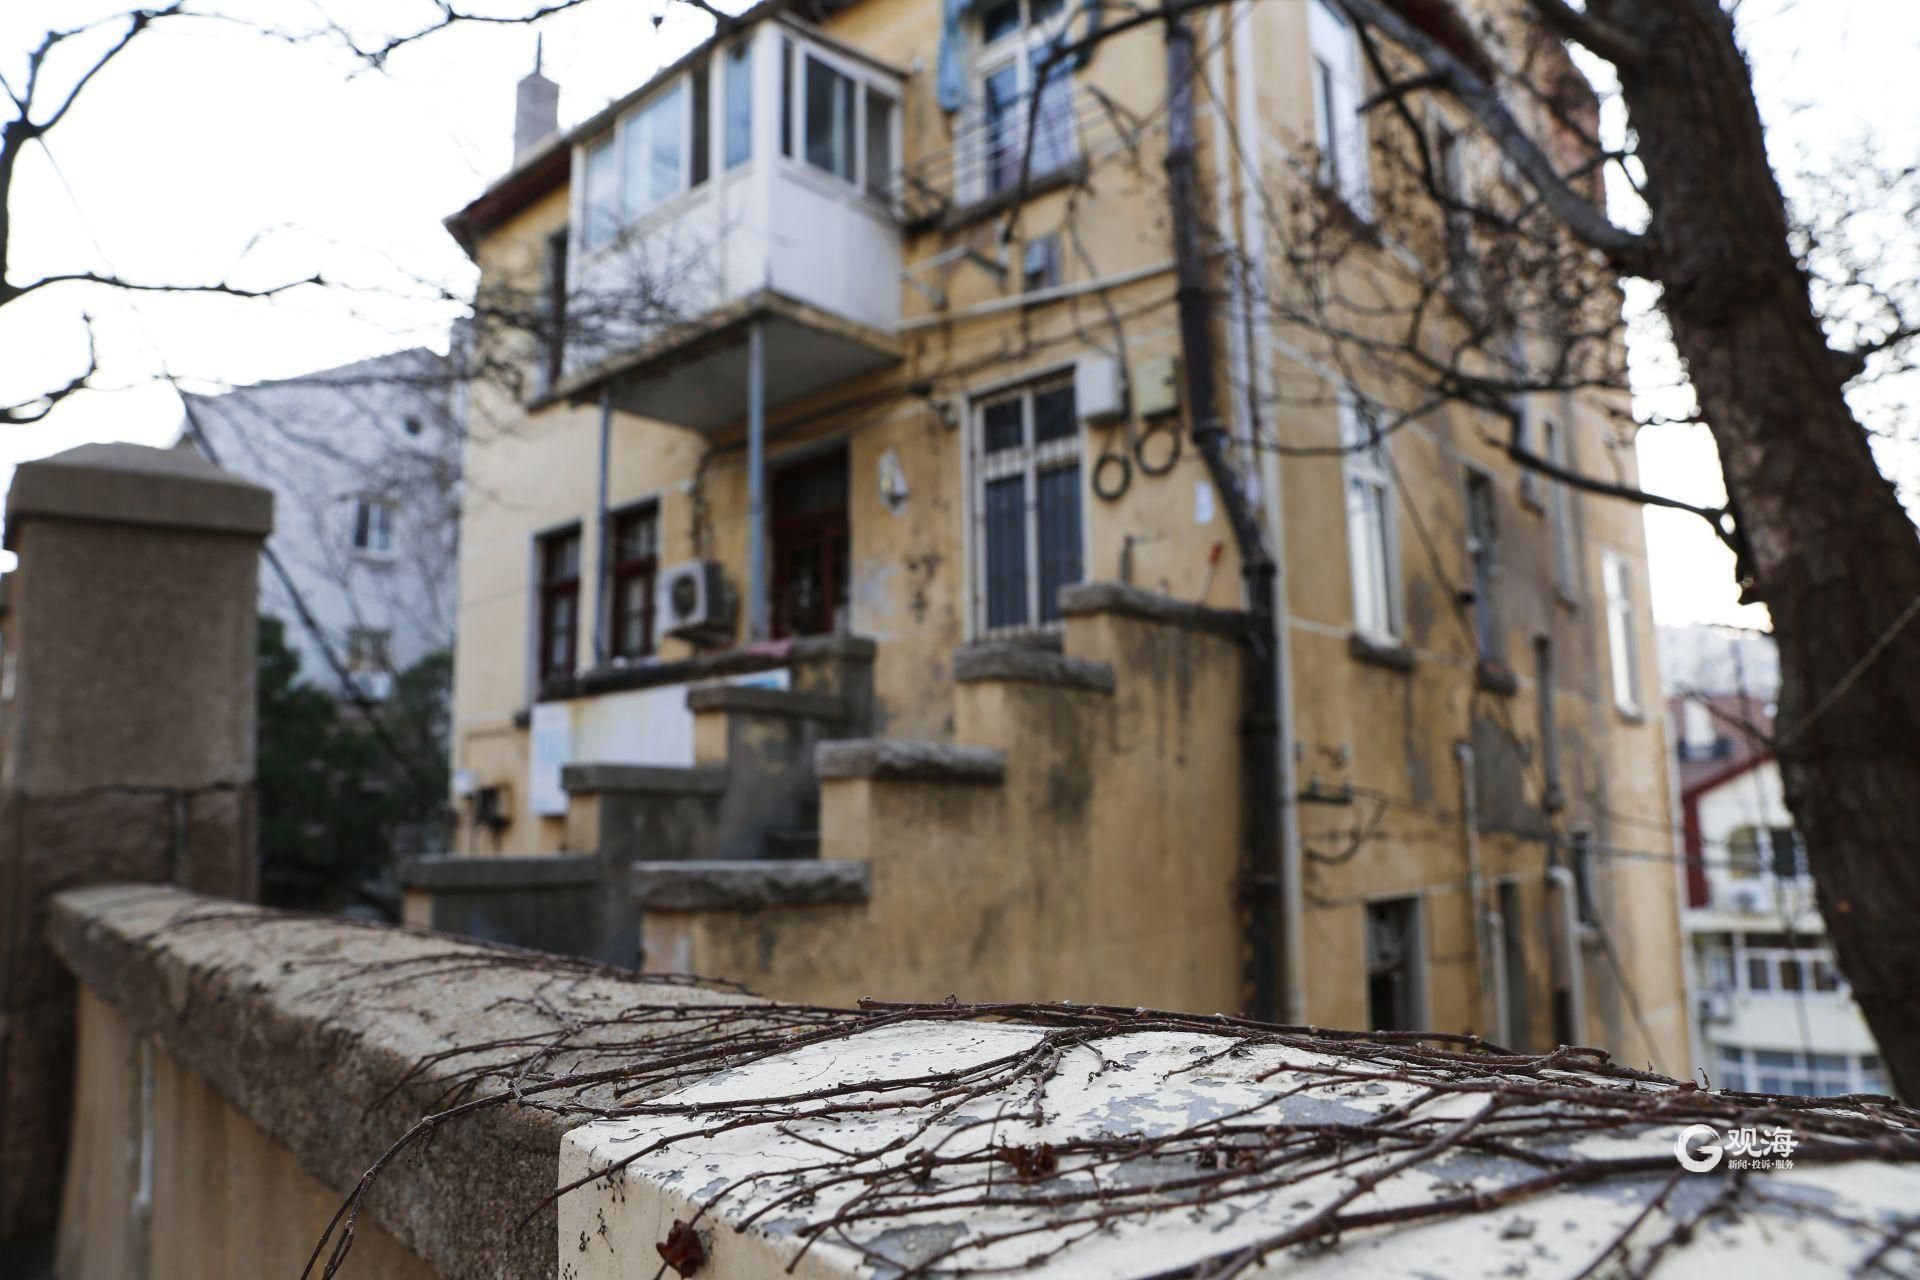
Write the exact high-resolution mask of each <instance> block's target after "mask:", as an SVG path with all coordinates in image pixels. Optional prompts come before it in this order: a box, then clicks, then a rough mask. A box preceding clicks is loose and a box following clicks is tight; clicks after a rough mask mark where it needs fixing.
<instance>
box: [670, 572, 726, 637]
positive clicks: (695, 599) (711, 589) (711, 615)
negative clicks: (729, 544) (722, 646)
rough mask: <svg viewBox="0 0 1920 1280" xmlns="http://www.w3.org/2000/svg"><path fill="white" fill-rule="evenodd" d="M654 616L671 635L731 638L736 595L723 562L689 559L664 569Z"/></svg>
mask: <svg viewBox="0 0 1920 1280" xmlns="http://www.w3.org/2000/svg"><path fill="white" fill-rule="evenodd" d="M654 616H655V617H656V618H658V619H659V626H660V630H661V631H663V632H665V633H666V634H668V635H672V636H680V637H682V638H683V639H688V640H700V641H708V642H714V641H724V640H728V639H731V638H732V636H733V598H732V595H731V593H729V592H728V590H727V584H726V581H725V579H724V578H723V577H722V576H721V573H720V566H719V565H718V564H716V563H714V562H713V561H711V560H686V561H683V562H681V563H680V564H676V565H673V566H671V567H670V568H667V569H664V570H662V571H661V573H660V582H659V586H658V588H657V594H656V595H655V598H654Z"/></svg>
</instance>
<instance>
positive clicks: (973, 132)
mask: <svg viewBox="0 0 1920 1280" xmlns="http://www.w3.org/2000/svg"><path fill="white" fill-rule="evenodd" d="M1014 3H1016V4H1017V5H1018V6H1019V9H1020V21H1019V24H1018V25H1017V26H1016V27H1015V28H1014V29H1013V31H1011V32H1009V33H1008V34H1007V35H1004V36H1002V37H1000V38H999V39H998V40H995V41H994V42H993V43H991V44H988V43H987V42H986V39H985V36H984V34H983V33H982V31H981V26H980V16H981V10H982V9H983V8H984V7H985V6H984V5H980V4H976V5H975V6H974V13H973V24H974V25H973V34H974V46H975V52H974V60H973V69H972V76H971V80H970V84H971V87H972V93H971V105H970V109H969V112H968V114H969V117H970V119H969V120H968V121H967V126H966V128H964V129H963V130H962V133H961V140H960V142H959V144H958V146H957V148H956V150H958V151H961V152H964V153H968V155H969V159H968V162H967V164H966V165H965V168H964V170H963V171H962V192H963V194H962V197H961V199H962V201H963V203H969V204H971V203H974V202H976V201H980V200H986V199H990V198H992V197H994V196H996V195H999V194H1001V191H999V190H995V189H994V188H993V186H992V160H993V148H992V145H991V144H992V139H990V138H988V137H987V78H988V77H989V76H991V75H994V74H996V73H998V72H1000V71H1003V70H1005V69H1006V68H1007V67H1008V66H1009V65H1011V66H1013V67H1014V68H1015V73H1014V78H1015V82H1016V85H1017V87H1016V89H1015V93H1014V100H1015V101H1016V102H1017V103H1019V104H1020V110H1019V113H1018V119H1017V122H1016V126H1017V128H1018V129H1019V131H1020V137H1021V140H1022V145H1024V143H1025V139H1026V136H1027V121H1028V113H1030V112H1031V111H1032V110H1033V108H1034V95H1033V90H1034V67H1033V62H1034V58H1035V57H1036V56H1038V55H1043V54H1045V52H1046V51H1047V48H1048V46H1050V45H1052V44H1054V43H1055V42H1056V41H1062V40H1065V39H1067V38H1068V36H1067V24H1068V23H1069V22H1070V21H1071V19H1072V15H1073V11H1074V8H1075V0H1065V3H1063V4H1061V6H1060V11H1059V12H1058V13H1056V14H1053V15H1052V16H1050V17H1047V18H1043V19H1041V20H1039V21H1038V22H1036V21H1035V20H1034V18H1033V0H1014ZM1056 85H1058V86H1059V87H1060V90H1061V92H1063V93H1064V94H1065V95H1066V135H1067V136H1066V138H1065V140H1064V146H1065V150H1066V155H1065V157H1064V158H1063V159H1062V161H1061V163H1060V164H1059V165H1058V166H1056V167H1051V168H1047V169H1035V170H1034V171H1033V174H1032V176H1033V177H1036V178H1037V177H1044V176H1046V175H1047V174H1052V173H1058V172H1060V171H1061V170H1062V169H1065V168H1068V167H1070V166H1071V165H1072V164H1073V162H1074V160H1075V159H1076V158H1077V157H1078V156H1079V154H1080V130H1079V122H1078V120H1077V114H1078V109H1077V105H1076V98H1075V96H1074V84H1073V64H1072V62H1071V60H1063V61H1061V62H1058V63H1056V64H1054V66H1053V68H1052V69H1051V70H1050V71H1049V72H1048V73H1047V86H1046V87H1047V88H1048V89H1049V90H1052V89H1053V88H1054V87H1055V86H1056ZM1036 140H1037V139H1036ZM1003 190H1004V189H1003Z"/></svg>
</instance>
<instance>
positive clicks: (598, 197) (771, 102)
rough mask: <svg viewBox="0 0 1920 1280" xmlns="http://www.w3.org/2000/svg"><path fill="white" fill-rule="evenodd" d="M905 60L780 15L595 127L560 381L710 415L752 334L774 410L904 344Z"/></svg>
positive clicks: (582, 147)
mask: <svg viewBox="0 0 1920 1280" xmlns="http://www.w3.org/2000/svg"><path fill="white" fill-rule="evenodd" d="M902 79H903V73H902V72H901V71H899V70H897V69H895V68H893V67H889V66H887V65H886V64H884V63H881V62H879V61H877V60H875V59H873V58H870V57H868V56H866V55H864V54H862V53H860V52H859V51H858V50H855V49H852V48H850V47H849V46H847V45H845V44H842V43H840V42H838V41H835V40H833V39H831V38H830V37H827V36H825V35H824V34H822V33H820V32H818V31H816V30H814V29H813V28H811V27H809V26H807V25H806V24H804V23H802V22H800V21H798V20H796V19H791V18H787V17H785V16H781V17H778V18H774V19H770V20H767V21H763V22H760V23H757V24H755V25H753V26H752V27H750V28H749V29H747V30H746V31H745V32H743V33H741V34H740V35H739V36H738V37H736V38H734V39H732V40H730V41H726V42H716V43H714V44H712V45H710V46H707V47H705V48H703V49H701V50H699V51H697V52H696V53H695V54H694V55H693V56H691V57H690V58H688V59H686V60H685V61H683V62H682V63H681V64H679V65H677V66H676V67H674V68H671V69H669V70H668V71H667V72H665V73H664V74H662V75H661V76H659V77H657V78H656V79H655V81H654V82H653V83H651V84H650V85H648V86H647V87H646V88H645V89H643V90H642V91H641V92H640V93H638V94H636V95H634V96H633V97H632V98H631V99H629V100H627V101H626V102H623V103H621V104H618V105H617V106H616V107H615V108H610V109H609V110H608V112H607V113H605V118H604V120H596V121H594V122H590V123H589V125H588V126H587V127H584V128H583V129H582V130H581V131H580V132H579V134H578V142H577V144H576V145H575V147H574V152H573V158H572V165H573V181H572V183H571V193H572V194H571V200H572V202H573V208H572V217H571V219H570V226H571V231H570V233H569V237H570V238H569V240H568V242H567V243H566V245H565V246H564V254H563V255H556V256H557V257H559V258H560V259H561V260H562V261H564V264H565V265H564V267H563V268H561V270H563V271H564V279H565V292H564V299H565V307H566V311H567V320H566V323H565V325H563V326H559V328H560V329H561V331H562V332H563V333H564V335H565V346H564V349H563V350H562V351H561V352H560V353H559V360H558V366H559V369H558V377H557V379H556V381H555V383H554V385H553V387H552V393H551V394H552V396H553V397H555V398H561V399H566V400H571V401H576V402H581V401H594V400H598V399H599V398H600V397H601V396H603V395H604V396H606V397H607V398H608V400H609V402H610V403H611V405H612V407H613V408H616V409H620V410H623V411H626V412H629V413H635V414H640V415H644V416H646V417H649V418H653V419H656V420H659V421H663V422H669V423H673V424H675V425H678V426H683V427H687V428H690V429H693V430H696V431H701V432H711V431H716V430H720V429H724V428H727V427H729V426H731V425H732V424H734V423H736V422H739V421H740V420H741V419H742V418H743V417H744V416H745V415H746V414H747V413H748V408H749V406H748V395H749V388H750V386H751V385H752V384H753V380H754V377H755V374H756V361H755V359H754V355H755V345H756V344H755V335H756V333H757V338H758V353H759V358H758V361H757V373H758V377H759V380H760V381H759V385H760V386H761V388H762V390H763V394H764V402H763V408H764V409H766V410H775V409H778V408H779V407H780V406H782V405H785V404H788V403H791V402H792V401H795V400H798V399H801V398H803V397H805V396H808V395H811V394H813V393H815V392H818V391H821V390H823V389H825V388H827V387H830V386H833V385H835V384H837V383H840V382H844V381H846V380H848V379H850V378H856V377H859V376H861V375H863V374H867V373H871V372H873V371H875V370H878V369H881V368H884V367H886V366H887V365H889V364H891V363H894V362H896V361H898V360H899V359H900V349H899V345H898V340H897V336H896V334H897V330H898V328H899V323H900V288H901V286H900V276H901V249H900V231H899V224H898V218H897V206H896V202H895V199H894V194H893V189H894V185H895V175H896V174H897V173H898V172H899V169H900V147H901V139H900V105H899V104H900V94H901V83H902ZM556 284H557V280H556Z"/></svg>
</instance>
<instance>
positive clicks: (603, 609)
mask: <svg viewBox="0 0 1920 1280" xmlns="http://www.w3.org/2000/svg"><path fill="white" fill-rule="evenodd" d="M612 453H613V384H612V383H611V382H603V383H601V384H600V470H599V472H598V474H597V475H596V476H595V477H594V499H593V522H594V530H593V540H594V541H593V546H594V552H593V555H594V561H593V564H594V573H593V665H594V666H596V667H604V666H605V665H607V578H608V576H609V574H610V573H611V571H612V566H613V557H612V556H611V555H609V554H608V547H607V461H608V458H609V457H610V456H611V455H612Z"/></svg>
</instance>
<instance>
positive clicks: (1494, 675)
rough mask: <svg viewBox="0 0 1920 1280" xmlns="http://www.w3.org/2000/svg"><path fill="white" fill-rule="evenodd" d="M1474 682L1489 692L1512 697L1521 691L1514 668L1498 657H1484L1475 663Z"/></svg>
mask: <svg viewBox="0 0 1920 1280" xmlns="http://www.w3.org/2000/svg"><path fill="white" fill-rule="evenodd" d="M1473 682H1474V684H1475V685H1477V686H1478V687H1480V688H1482V689H1484V690H1486V691H1487V692H1488V693H1497V694H1499V695H1500V696H1501V697H1503V698H1511V697H1513V695H1515V694H1516V693H1519V692H1520V681H1519V679H1518V678H1517V677H1516V676H1515V675H1514V674H1513V668H1511V667H1509V666H1508V665H1507V664H1506V663H1504V662H1502V661H1500V660H1499V659H1498V658H1482V659H1480V661H1478V662H1476V663H1474V664H1473Z"/></svg>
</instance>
